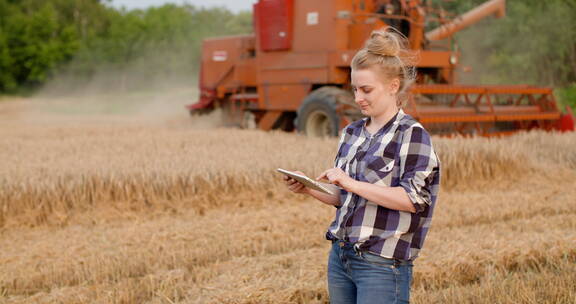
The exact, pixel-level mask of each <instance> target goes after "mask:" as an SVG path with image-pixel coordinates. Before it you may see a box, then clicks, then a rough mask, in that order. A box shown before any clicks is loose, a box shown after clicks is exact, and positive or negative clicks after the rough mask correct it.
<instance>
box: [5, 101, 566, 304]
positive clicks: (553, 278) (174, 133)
mask: <svg viewBox="0 0 576 304" xmlns="http://www.w3.org/2000/svg"><path fill="white" fill-rule="evenodd" d="M12 106H13V105H9V104H7V103H4V104H0V248H1V250H0V303H328V294H327V290H326V262H327V254H328V250H329V247H330V245H329V242H328V241H326V240H324V233H325V230H326V228H327V227H328V225H329V224H330V222H331V220H332V217H333V216H334V208H332V207H329V206H326V205H323V204H321V203H319V202H317V201H314V200H312V199H309V198H306V197H303V196H299V195H295V194H292V193H290V192H289V191H287V190H286V189H285V188H284V186H283V184H282V183H281V178H280V176H279V175H278V174H277V173H275V171H274V169H275V168H277V167H282V168H285V169H293V170H297V169H298V170H302V171H304V172H305V173H307V174H308V175H312V176H315V175H316V174H318V173H320V172H321V171H322V170H324V169H326V168H328V167H330V166H331V164H332V160H333V158H334V155H335V152H336V145H337V139H314V138H306V137H303V136H299V135H296V134H287V133H280V132H269V133H266V132H261V131H248V130H236V129H224V128H212V127H210V128H203V127H199V126H198V125H194V124H193V122H190V121H189V118H187V117H185V118H182V119H178V120H169V121H166V120H164V121H161V122H159V121H154V122H150V121H141V120H137V121H132V120H123V119H121V118H118V119H109V118H106V119H103V118H82V119H61V118H57V119H56V118H52V119H44V118H42V119H30V117H22V115H15V113H14V112H13V111H12V110H11V109H12ZM17 114H21V113H20V112H18V113H17ZM203 119H206V118H203ZM434 145H435V147H436V150H437V152H438V154H439V156H440V159H441V162H442V170H443V177H442V188H441V193H440V196H439V199H438V202H437V208H436V210H435V215H434V217H433V221H432V229H431V231H430V233H429V235H428V237H427V240H426V243H425V245H424V248H423V250H422V253H421V256H420V257H419V258H418V259H417V260H416V262H415V267H414V283H413V285H412V287H413V288H412V295H411V299H412V302H413V303H567V304H568V303H570V304H573V303H576V283H575V282H576V199H575V197H576V134H574V133H569V134H556V133H543V132H532V133H522V134H518V135H515V136H512V137H506V138H501V139H486V138H472V139H463V138H452V139H447V138H437V137H435V138H434Z"/></svg>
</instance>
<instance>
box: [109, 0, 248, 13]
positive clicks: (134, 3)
mask: <svg viewBox="0 0 576 304" xmlns="http://www.w3.org/2000/svg"><path fill="white" fill-rule="evenodd" d="M254 2H256V0H112V3H111V5H112V6H113V7H117V8H120V7H122V6H124V7H125V8H126V9H135V8H147V7H150V6H161V5H163V4H166V3H176V4H182V3H188V4H192V5H194V6H204V7H213V6H223V7H226V8H228V9H229V10H230V11H232V12H235V13H236V12H239V11H243V10H250V11H251V10H252V3H254Z"/></svg>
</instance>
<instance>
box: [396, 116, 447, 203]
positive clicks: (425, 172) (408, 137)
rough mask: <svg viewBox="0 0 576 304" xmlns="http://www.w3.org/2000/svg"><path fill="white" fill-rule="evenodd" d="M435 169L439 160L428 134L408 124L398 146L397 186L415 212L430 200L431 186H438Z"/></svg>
mask: <svg viewBox="0 0 576 304" xmlns="http://www.w3.org/2000/svg"><path fill="white" fill-rule="evenodd" d="M439 173H440V162H439V160H438V157H437V155H436V152H435V151H434V149H433V147H432V142H431V138H430V134H428V132H427V131H426V130H425V129H424V128H422V127H421V126H411V127H410V128H408V129H407V130H406V131H405V132H404V136H403V139H402V145H401V147H400V186H401V187H402V188H404V190H406V193H407V194H408V197H409V198H410V200H411V201H412V204H413V205H414V208H415V209H416V212H422V211H424V210H425V209H426V208H427V207H428V206H430V205H432V204H433V203H434V201H435V195H433V192H436V191H433V188H434V187H437V186H438V183H439Z"/></svg>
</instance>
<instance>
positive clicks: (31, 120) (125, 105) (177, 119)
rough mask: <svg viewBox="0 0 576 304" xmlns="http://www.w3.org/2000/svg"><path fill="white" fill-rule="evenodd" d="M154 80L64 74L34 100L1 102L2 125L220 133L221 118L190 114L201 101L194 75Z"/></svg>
mask: <svg viewBox="0 0 576 304" xmlns="http://www.w3.org/2000/svg"><path fill="white" fill-rule="evenodd" d="M161 76H162V77H160V76H157V77H156V76H150V74H147V73H142V71H139V70H138V69H131V68H126V69H124V70H120V69H109V70H104V69H102V70H101V71H98V72H97V73H96V74H95V75H93V77H91V78H90V79H89V80H85V79H75V78H74V77H73V76H71V75H66V74H62V75H59V76H58V77H55V78H54V79H52V80H51V81H49V82H48V83H47V84H46V85H45V86H43V87H42V88H41V89H39V90H38V92H37V93H36V94H34V95H32V96H30V97H25V98H24V97H5V98H4V99H2V100H0V121H3V122H7V121H10V122H22V123H26V124H50V125H59V124H68V123H82V124H86V123H88V124H105V125H109V124H114V125H122V124H129V125H155V126H157V125H161V126H166V127H184V128H196V129H198V128H200V129H204V128H217V127H221V126H222V125H223V123H222V120H221V113H220V112H219V111H214V112H212V113H210V114H205V115H201V116H200V115H194V116H191V115H190V114H189V111H188V109H187V108H186V106H187V105H189V104H193V103H195V102H196V101H197V100H198V84H197V83H198V81H197V76H196V75H195V72H192V71H191V72H190V73H189V75H181V74H180V75H178V74H176V73H174V74H169V73H168V74H167V73H164V74H163V75H161Z"/></svg>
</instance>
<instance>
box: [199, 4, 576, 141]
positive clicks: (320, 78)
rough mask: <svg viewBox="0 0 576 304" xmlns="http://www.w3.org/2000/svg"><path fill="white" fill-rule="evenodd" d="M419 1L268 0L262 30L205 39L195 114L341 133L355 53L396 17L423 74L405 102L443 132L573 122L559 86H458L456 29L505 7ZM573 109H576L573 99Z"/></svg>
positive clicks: (349, 109)
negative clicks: (557, 93) (451, 12)
mask: <svg viewBox="0 0 576 304" xmlns="http://www.w3.org/2000/svg"><path fill="white" fill-rule="evenodd" d="M429 3H430V1H419V0H259V1H258V2H257V3H255V4H254V6H253V13H254V14H253V16H254V17H253V18H254V34H250V35H241V36H233V37H218V38H211V39H206V40H205V41H204V42H203V45H202V60H201V61H202V62H201V69H200V78H199V79H200V80H199V85H200V99H199V101H198V102H197V103H195V104H192V105H190V106H188V109H189V111H190V113H191V114H202V113H208V112H211V111H213V110H215V109H221V110H222V113H223V115H224V116H225V117H224V118H225V121H226V122H228V123H229V124H230V125H236V126H243V127H248V126H250V125H253V126H257V127H258V128H260V129H263V130H270V129H282V130H286V131H293V130H295V129H296V130H298V131H300V132H303V133H306V134H308V135H312V136H325V135H337V134H338V131H339V130H340V129H341V128H342V127H344V126H345V125H346V124H348V123H350V122H351V121H354V120H356V119H359V118H360V117H361V114H360V111H359V110H358V108H357V107H356V106H355V104H354V102H353V96H352V94H351V93H350V61H351V59H352V57H353V56H354V54H355V53H356V51H357V50H358V49H360V48H361V47H362V46H363V43H364V41H365V40H366V39H367V38H368V36H369V35H370V32H371V31H373V30H375V29H380V28H383V27H385V26H392V27H395V28H396V29H398V30H399V31H400V32H402V33H403V34H404V35H406V37H407V38H408V40H409V42H410V45H411V48H412V49H414V50H416V51H418V53H419V61H418V63H417V64H416V67H417V70H418V78H417V82H416V84H415V85H413V86H412V88H411V90H410V93H411V94H410V97H409V100H408V103H407V106H406V107H405V108H404V110H405V111H406V112H407V113H409V114H411V115H412V116H414V117H415V118H416V119H418V120H419V121H420V122H421V123H422V124H424V125H425V126H426V128H428V129H429V130H431V131H432V132H433V133H436V134H454V133H460V134H478V135H494V134H502V133H510V132H515V131H518V130H528V129H534V128H539V129H544V130H557V129H558V130H574V117H573V115H572V113H571V112H568V113H567V114H562V113H561V111H560V110H559V109H558V107H557V103H556V101H555V99H554V95H553V93H552V89H551V88H546V87H534V86H528V85H516V86H469V85H458V84H457V82H456V79H457V75H456V74H457V73H456V71H457V67H458V64H459V55H460V54H459V52H458V51H456V50H455V49H454V47H453V45H454V43H453V41H452V37H453V35H454V34H455V33H456V32H457V31H460V30H462V29H464V28H466V27H468V26H470V25H472V24H474V23H476V22H478V21H479V20H481V19H483V18H486V17H489V16H492V15H494V16H495V17H503V16H504V15H505V0H491V1H488V2H486V3H484V4H482V5H480V6H478V7H476V8H474V9H472V10H470V11H469V12H467V13H465V14H463V15H461V16H458V17H456V18H448V17H447V16H448V14H446V12H445V11H443V10H442V9H437V8H434V7H432V6H430V5H429ZM567 110H568V111H569V108H567Z"/></svg>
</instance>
